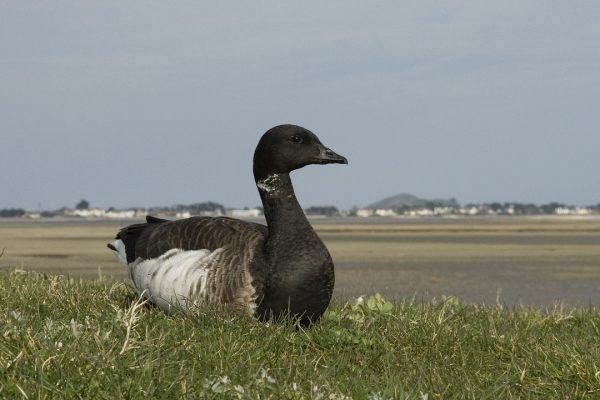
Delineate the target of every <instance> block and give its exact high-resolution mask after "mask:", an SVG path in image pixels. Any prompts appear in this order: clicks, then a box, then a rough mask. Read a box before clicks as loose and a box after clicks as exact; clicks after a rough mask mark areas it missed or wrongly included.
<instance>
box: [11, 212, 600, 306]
mask: <svg viewBox="0 0 600 400" xmlns="http://www.w3.org/2000/svg"><path fill="white" fill-rule="evenodd" d="M312 222H313V225H314V227H315V229H316V231H317V232H318V233H319V235H320V236H321V238H322V239H323V240H324V241H325V243H326V245H327V247H328V248H329V250H330V252H331V255H332V257H333V259H334V263H335V266H336V288H335V296H336V297H338V298H346V297H356V296H359V295H362V294H372V293H376V292H379V293H381V294H382V295H384V296H386V297H388V298H413V297H414V298H415V299H416V300H417V301H421V300H422V301H429V300H431V299H432V298H436V299H442V297H443V296H450V295H452V296H456V297H457V298H459V299H460V300H461V301H465V302H469V303H487V304H495V303H496V302H497V301H499V302H500V303H502V304H505V305H508V306H513V305H517V304H524V305H534V306H538V307H552V306H553V305H554V304H555V303H558V302H561V303H563V304H565V305H567V306H574V305H578V306H589V305H592V306H600V218H598V217H586V218H570V217H489V218H474V217H470V218H456V219H444V218H425V219H404V218H398V219H387V218H367V219H362V218H333V219H315V220H312ZM131 223H133V221H84V220H74V221H73V220H60V221H53V220H48V221H28V220H10V219H5V220H0V252H1V251H2V249H4V254H3V256H2V257H0V269H4V270H6V269H13V268H18V269H24V270H35V271H39V272H44V273H47V274H65V275H70V276H75V277H82V278H97V277H98V276H99V274H101V275H103V276H105V277H112V278H114V279H125V273H124V272H123V270H122V269H121V267H120V266H119V264H118V263H117V262H116V259H115V257H114V256H113V254H112V253H111V252H110V251H109V250H108V249H107V248H106V243H108V242H109V241H110V240H111V239H112V238H113V237H114V235H115V233H116V232H117V230H118V229H119V228H120V227H122V226H125V225H128V224H131Z"/></svg>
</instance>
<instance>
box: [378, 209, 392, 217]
mask: <svg viewBox="0 0 600 400" xmlns="http://www.w3.org/2000/svg"><path fill="white" fill-rule="evenodd" d="M375 215H377V216H379V217H396V216H398V214H397V213H396V211H394V210H392V209H391V208H378V209H377V210H375Z"/></svg>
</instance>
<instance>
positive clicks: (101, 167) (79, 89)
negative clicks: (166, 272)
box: [0, 1, 600, 210]
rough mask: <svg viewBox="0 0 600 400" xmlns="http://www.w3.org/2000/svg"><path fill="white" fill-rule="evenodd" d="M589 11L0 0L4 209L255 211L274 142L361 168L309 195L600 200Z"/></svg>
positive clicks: (314, 174)
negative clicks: (217, 207)
mask: <svg viewBox="0 0 600 400" xmlns="http://www.w3.org/2000/svg"><path fill="white" fill-rule="evenodd" d="M599 20H600V3H599V2H594V1H574V2H564V1H504V2H480V1H477V2H476V1H453V2H429V1H408V2H396V1H378V2H358V1H330V2H303V3H302V4H301V5H300V4H297V5H287V4H284V3H282V2H276V1H257V2H236V3H226V2H217V1H209V2H196V1H188V2H185V1H181V2H159V1H144V2H141V1H131V2H118V1H94V2H77V1H53V2H33V1H12V2H10V1H5V2H0V88H1V90H0V110H1V111H0V112H1V113H2V116H1V118H0V169H1V170H2V173H1V174H0V187H1V188H2V189H1V192H0V193H1V195H0V208H4V207H16V206H19V207H25V208H27V209H31V210H36V209H38V208H39V207H41V208H42V209H53V208H58V207H61V206H73V205H74V204H75V203H76V202H77V201H78V200H79V199H81V198H85V199H88V200H89V201H90V202H91V203H92V205H96V206H106V207H107V206H116V207H127V206H153V205H170V204H176V203H193V202H200V201H207V200H213V201H218V202H222V203H225V204H226V205H229V206H254V205H258V204H259V202H260V201H259V197H258V194H257V192H256V189H255V186H254V182H253V178H252V169H251V162H252V154H253V151H254V147H255V145H256V143H257V141H258V139H259V137H260V135H261V134H262V133H263V132H264V131H266V130H267V129H268V128H270V127H272V126H274V125H277V124H280V123H286V122H290V123H296V124H299V125H302V126H304V127H306V128H308V129H311V130H312V131H313V132H315V133H316V134H317V135H318V136H319V137H320V138H321V139H322V141H323V142H324V143H325V144H326V145H328V146H330V147H331V148H332V149H334V150H336V151H337V152H339V153H340V154H343V155H345V156H346V157H347V158H348V159H349V162H350V164H349V165H348V166H338V165H335V166H310V167H306V168H304V169H302V170H300V171H297V172H295V173H294V174H293V178H294V183H295V187H296V192H297V195H298V197H299V199H300V201H301V203H302V204H303V205H305V206H309V205H325V204H335V205H337V206H339V207H344V208H349V207H351V206H353V205H358V206H361V205H366V204H368V203H371V202H373V201H376V200H379V199H380V198H382V197H386V196H389V195H393V194H397V193H400V192H409V193H413V194H415V195H418V196H421V197H436V198H445V197H456V198H457V199H458V200H459V201H461V202H478V201H523V202H536V203H543V202H549V201H561V202H566V203H572V204H580V205H586V204H595V203H599V202H600V180H599V179H598V177H597V174H598V171H599V170H600V157H599V156H598V152H599V151H598V149H600V130H599V126H600V112H599V110H600V109H599V104H600V103H599V99H600V50H599V47H598V43H600V24H598V21H599Z"/></svg>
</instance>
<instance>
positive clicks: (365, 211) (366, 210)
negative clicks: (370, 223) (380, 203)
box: [356, 208, 373, 218]
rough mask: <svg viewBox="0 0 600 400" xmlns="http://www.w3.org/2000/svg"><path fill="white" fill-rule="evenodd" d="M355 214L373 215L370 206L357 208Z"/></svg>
mask: <svg viewBox="0 0 600 400" xmlns="http://www.w3.org/2000/svg"><path fill="white" fill-rule="evenodd" d="M356 216H357V217H363V218H365V217H372V216H373V210H371V209H370V208H360V209H358V210H356Z"/></svg>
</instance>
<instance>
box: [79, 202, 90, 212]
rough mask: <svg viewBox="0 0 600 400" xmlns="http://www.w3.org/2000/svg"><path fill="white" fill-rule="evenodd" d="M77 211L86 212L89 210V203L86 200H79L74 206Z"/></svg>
mask: <svg viewBox="0 0 600 400" xmlns="http://www.w3.org/2000/svg"><path fill="white" fill-rule="evenodd" d="M75 208H76V209H77V210H87V209H89V208H90V202H89V201H87V200H80V201H79V202H78V203H77V205H76V206H75Z"/></svg>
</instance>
